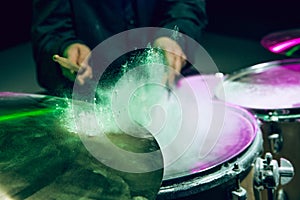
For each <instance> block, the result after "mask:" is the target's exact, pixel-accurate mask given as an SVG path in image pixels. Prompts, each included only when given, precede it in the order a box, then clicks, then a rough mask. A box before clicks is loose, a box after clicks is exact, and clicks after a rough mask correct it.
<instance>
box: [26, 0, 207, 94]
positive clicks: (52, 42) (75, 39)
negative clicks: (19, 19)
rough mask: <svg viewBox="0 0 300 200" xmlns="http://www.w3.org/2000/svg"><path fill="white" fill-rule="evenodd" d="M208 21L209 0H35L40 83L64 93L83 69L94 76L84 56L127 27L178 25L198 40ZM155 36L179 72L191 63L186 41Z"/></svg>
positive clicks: (83, 74) (84, 78)
mask: <svg viewBox="0 0 300 200" xmlns="http://www.w3.org/2000/svg"><path fill="white" fill-rule="evenodd" d="M206 23H207V19H206V12H205V0H190V1H186V0H177V1H171V0H160V1H155V0H153V1H146V0H141V1H140V0H139V1H134V0H119V1H112V0H103V1H72V0H52V1H46V0H35V1H33V21H32V44H33V52H34V60H35V63H36V66H37V78H38V83H39V84H40V86H42V87H43V88H45V89H46V90H47V91H48V92H49V93H50V94H54V95H60V94H61V91H63V93H64V94H65V93H66V90H70V89H72V86H73V81H74V79H75V77H76V75H77V73H76V72H78V71H79V70H80V71H79V72H78V76H77V80H78V83H79V84H82V85H83V84H85V83H86V82H87V81H88V80H89V79H92V78H93V71H92V69H91V67H89V66H83V65H82V62H83V60H84V59H85V57H86V56H87V55H88V54H89V53H90V51H91V49H93V48H94V47H96V46H97V45H98V44H99V43H101V42H102V41H104V40H105V39H107V38H109V37H111V36H113V35H115V34H118V33H120V32H122V31H125V30H130V29H133V28H138V27H163V28H168V29H173V28H174V27H175V26H177V27H178V29H179V31H180V32H182V33H184V34H187V35H188V36H190V37H192V38H193V39H195V40H196V41H199V39H200V35H201V31H203V28H204V27H205V25H206ZM151 42H153V44H154V46H158V47H161V48H162V49H165V50H167V51H168V52H169V53H165V59H166V60H167V62H168V64H169V66H171V67H172V68H173V69H175V71H177V72H180V71H181V69H182V68H183V66H184V65H185V63H186V62H185V59H186V56H185V53H184V46H183V44H181V43H180V42H179V41H175V40H173V39H171V37H167V36H160V37H157V38H156V39H155V41H151ZM170 52H172V53H170ZM55 61H56V62H55ZM169 79H172V77H169Z"/></svg>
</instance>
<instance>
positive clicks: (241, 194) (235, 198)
mask: <svg viewBox="0 0 300 200" xmlns="http://www.w3.org/2000/svg"><path fill="white" fill-rule="evenodd" d="M233 171H234V172H236V173H239V172H240V168H239V165H238V164H234V168H233ZM231 194H232V200H246V199H247V191H246V190H245V189H244V188H243V187H241V181H240V178H239V175H237V176H236V189H235V190H233V191H232V192H231Z"/></svg>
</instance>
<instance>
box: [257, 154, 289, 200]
mask: <svg viewBox="0 0 300 200" xmlns="http://www.w3.org/2000/svg"><path fill="white" fill-rule="evenodd" d="M280 165H281V166H280V167H279V166H278V162H277V161H276V160H274V159H273V157H272V154H271V153H269V152H268V153H266V155H265V159H262V158H258V159H257V160H256V163H255V172H254V185H255V187H256V189H258V190H263V189H267V190H268V191H269V192H268V195H269V199H273V197H272V198H270V196H271V195H272V196H275V194H274V191H275V189H276V188H277V187H278V185H279V183H280V184H281V185H285V184H287V183H288V182H290V181H291V180H292V178H293V176H294V167H293V166H292V164H291V163H290V162H289V161H288V160H286V159H284V158H280Z"/></svg>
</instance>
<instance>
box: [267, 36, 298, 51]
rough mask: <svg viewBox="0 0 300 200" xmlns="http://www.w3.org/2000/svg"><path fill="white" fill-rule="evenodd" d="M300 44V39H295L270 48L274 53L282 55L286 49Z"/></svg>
mask: <svg viewBox="0 0 300 200" xmlns="http://www.w3.org/2000/svg"><path fill="white" fill-rule="evenodd" d="M299 44H300V38H294V39H291V40H287V41H284V42H281V43H278V44H275V45H273V46H270V47H269V50H270V51H271V52H273V53H280V52H283V51H284V50H286V49H289V48H291V47H294V46H296V45H299Z"/></svg>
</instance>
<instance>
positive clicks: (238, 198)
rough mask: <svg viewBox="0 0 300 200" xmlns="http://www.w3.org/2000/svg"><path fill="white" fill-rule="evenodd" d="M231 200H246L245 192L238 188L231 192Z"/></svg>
mask: <svg viewBox="0 0 300 200" xmlns="http://www.w3.org/2000/svg"><path fill="white" fill-rule="evenodd" d="M231 194H232V200H246V199H247V191H246V190H245V189H244V188H242V187H240V188H238V189H236V190H234V191H232V192H231Z"/></svg>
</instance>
